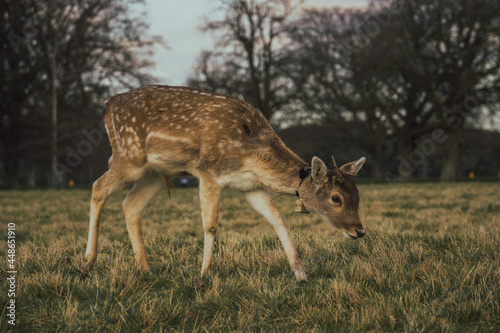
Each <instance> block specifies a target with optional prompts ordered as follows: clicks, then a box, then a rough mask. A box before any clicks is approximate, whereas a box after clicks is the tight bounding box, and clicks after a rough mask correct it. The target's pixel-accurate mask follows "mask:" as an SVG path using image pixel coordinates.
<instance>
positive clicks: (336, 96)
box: [289, 0, 500, 180]
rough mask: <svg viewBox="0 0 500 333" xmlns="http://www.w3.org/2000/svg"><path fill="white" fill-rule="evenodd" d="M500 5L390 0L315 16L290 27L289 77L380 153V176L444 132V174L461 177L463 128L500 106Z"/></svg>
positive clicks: (323, 112)
mask: <svg viewBox="0 0 500 333" xmlns="http://www.w3.org/2000/svg"><path fill="white" fill-rule="evenodd" d="M498 6H499V3H498V2H496V1H486V0H485V1H481V3H480V4H478V3H477V2H472V1H461V2H459V3H457V2H455V1H447V0H419V1H409V0H405V1H392V0H391V1H376V2H374V3H373V4H372V5H371V6H370V7H368V8H367V9H362V10H343V9H329V10H321V11H319V10H312V11H307V12H306V13H305V14H304V15H303V16H302V17H301V18H300V19H299V20H298V21H297V22H296V23H295V24H294V28H293V29H291V33H290V34H291V38H292V39H293V45H294V47H295V48H294V49H292V51H291V52H292V54H293V56H294V57H295V59H296V60H295V62H294V67H293V69H292V70H290V71H289V73H291V77H293V81H294V84H295V86H296V87H297V92H298V93H299V94H300V95H301V98H300V99H301V101H302V102H303V103H304V105H305V106H306V108H307V109H308V110H309V111H311V112H313V113H315V114H316V115H318V117H319V119H322V120H323V121H325V120H326V119H328V120H330V124H331V126H332V130H335V131H343V132H344V133H345V134H346V135H348V136H350V137H351V138H353V140H354V141H355V142H356V143H357V144H358V145H360V146H362V147H363V148H364V149H365V150H367V151H368V152H369V153H370V154H372V157H373V159H374V160H375V169H374V175H378V176H380V175H381V174H380V172H381V171H382V170H383V168H384V165H386V164H387V159H388V158H389V157H391V154H389V155H388V154H387V152H397V151H399V154H398V158H399V159H400V160H401V162H404V163H406V164H409V163H411V157H412V153H413V152H414V151H415V148H416V145H417V143H418V139H419V138H421V137H422V135H424V134H426V133H429V132H431V131H432V130H434V129H436V128H439V129H440V130H442V131H444V132H445V135H444V137H445V146H446V147H445V150H444V151H445V154H444V159H443V164H442V172H441V178H442V179H443V180H453V179H455V177H456V175H457V170H458V169H457V168H458V163H459V159H460V153H461V148H460V147H461V144H460V142H461V137H462V130H463V127H464V125H465V124H466V122H467V121H470V120H472V119H474V117H475V115H476V114H477V113H478V112H479V111H480V108H481V107H485V106H491V105H493V104H494V103H496V102H497V101H498V93H497V92H496V88H497V87H498V85H499V81H498V80H499V78H500V75H499V74H500V73H499V68H500V67H499V52H500V47H499V42H500V35H499V27H500V22H499V21H500V20H499V14H498V13H499V12H500V11H499V10H498ZM370 25H371V26H372V27H373V25H374V26H375V27H376V29H372V30H371V31H368V27H370ZM391 145H396V147H394V148H393V149H391V148H390V146H391ZM409 160H410V161H409ZM400 171H401V168H400Z"/></svg>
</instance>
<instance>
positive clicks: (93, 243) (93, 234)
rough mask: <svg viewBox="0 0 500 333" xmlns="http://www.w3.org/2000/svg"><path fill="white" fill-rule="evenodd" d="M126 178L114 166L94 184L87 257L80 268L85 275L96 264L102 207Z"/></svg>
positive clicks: (121, 186) (122, 184)
mask: <svg viewBox="0 0 500 333" xmlns="http://www.w3.org/2000/svg"><path fill="white" fill-rule="evenodd" d="M126 182H127V181H126V179H124V177H123V176H121V174H120V173H119V172H117V171H115V170H114V169H113V168H111V169H109V170H108V171H106V172H105V173H104V174H103V175H102V176H101V177H100V178H99V179H97V180H96V181H95V182H94V184H93V185H92V199H91V200H90V222H89V236H88V241H87V250H86V251H85V259H84V261H83V265H82V267H81V268H80V272H81V274H82V275H83V276H86V275H87V274H88V272H89V271H90V270H91V269H92V266H94V263H95V260H96V258H97V240H98V237H99V224H100V219H101V212H102V207H103V206H104V204H105V203H106V201H107V200H108V198H109V197H110V196H111V194H113V193H115V192H117V191H119V190H120V189H122V188H123V186H124V185H125V184H126Z"/></svg>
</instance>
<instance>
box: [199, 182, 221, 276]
mask: <svg viewBox="0 0 500 333" xmlns="http://www.w3.org/2000/svg"><path fill="white" fill-rule="evenodd" d="M220 194H221V188H220V186H219V185H218V184H217V183H216V182H215V180H213V179H212V178H211V177H208V176H201V177H200V204H201V214H202V217H203V232H204V245H203V264H202V267H201V275H202V276H203V275H205V274H209V273H210V271H211V267H212V258H213V252H214V242H215V233H216V232H217V226H218V224H219V201H220Z"/></svg>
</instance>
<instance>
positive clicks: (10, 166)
mask: <svg viewBox="0 0 500 333" xmlns="http://www.w3.org/2000/svg"><path fill="white" fill-rule="evenodd" d="M18 166H19V163H18V159H17V156H16V154H15V153H12V154H9V152H6V155H5V161H4V166H3V167H4V175H5V178H4V179H5V184H4V185H5V188H7V189H13V188H15V187H16V186H17V172H18Z"/></svg>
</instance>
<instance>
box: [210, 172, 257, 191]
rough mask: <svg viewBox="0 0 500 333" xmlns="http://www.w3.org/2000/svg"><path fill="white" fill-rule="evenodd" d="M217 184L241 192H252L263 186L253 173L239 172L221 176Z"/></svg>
mask: <svg viewBox="0 0 500 333" xmlns="http://www.w3.org/2000/svg"><path fill="white" fill-rule="evenodd" d="M217 183H219V185H220V186H222V187H226V186H227V187H231V188H234V189H237V190H240V191H250V190H253V189H255V188H258V187H260V186H262V183H261V182H260V181H259V180H258V179H257V177H256V176H255V174H254V173H253V172H251V171H238V172H234V173H231V174H229V175H224V176H220V177H218V178H217Z"/></svg>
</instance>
